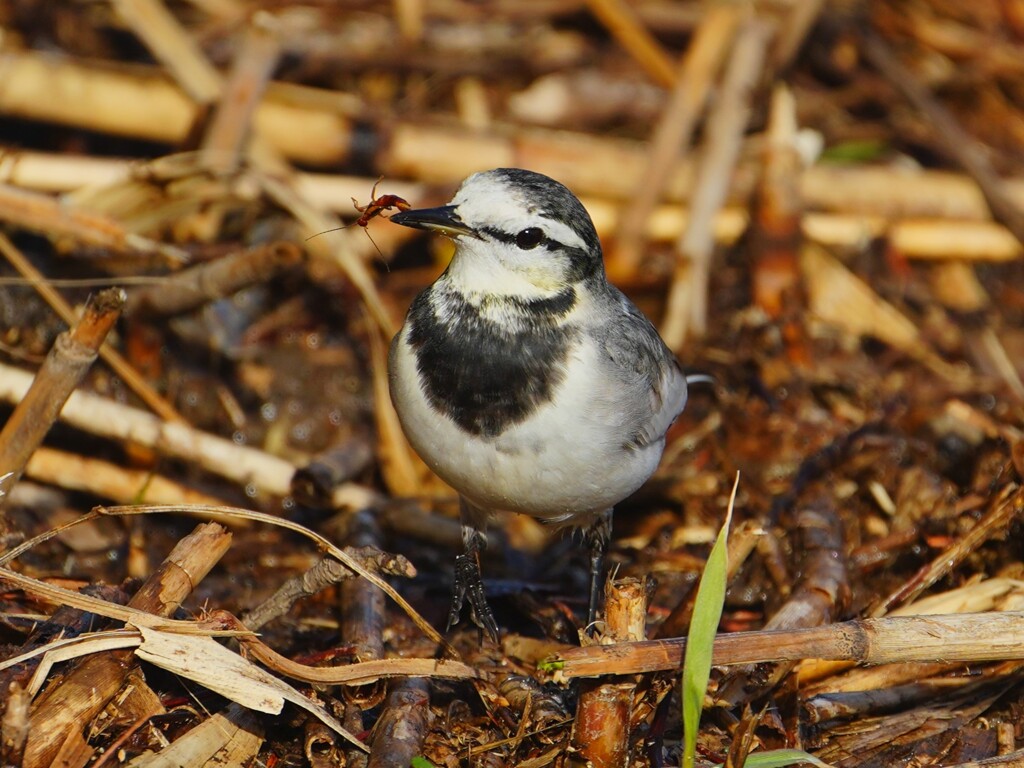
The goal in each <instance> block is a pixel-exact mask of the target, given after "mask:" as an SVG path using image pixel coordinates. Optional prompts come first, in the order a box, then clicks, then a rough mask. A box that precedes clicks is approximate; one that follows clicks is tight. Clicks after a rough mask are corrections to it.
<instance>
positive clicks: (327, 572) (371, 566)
mask: <svg viewBox="0 0 1024 768" xmlns="http://www.w3.org/2000/svg"><path fill="white" fill-rule="evenodd" d="M344 551H345V553H346V554H347V555H348V556H349V557H350V558H352V559H354V560H357V561H358V562H359V563H360V564H361V565H362V566H363V567H364V568H365V569H366V570H368V571H372V572H373V573H377V574H380V575H381V576H401V577H403V578H411V577H412V576H414V575H415V571H414V570H413V568H412V565H411V564H410V563H409V561H408V560H406V559H405V558H404V557H402V556H401V555H389V554H388V553H386V552H381V551H380V550H378V549H367V548H357V549H354V548H352V547H345V550H344ZM355 577H356V573H355V572H354V571H352V570H351V569H349V568H346V567H345V566H344V565H342V564H341V563H340V562H338V561H337V560H335V559H334V558H332V557H325V558H324V559H322V560H320V561H319V562H318V563H317V564H316V565H314V566H313V567H312V568H310V569H309V570H308V571H306V572H305V573H304V574H302V575H301V576H297V577H295V578H293V579H289V580H288V581H286V582H285V583H284V584H282V585H281V587H280V588H279V589H278V590H277V592H275V593H274V594H273V596H272V597H270V598H268V599H267V600H265V601H264V602H263V603H261V604H260V605H258V606H257V607H256V608H254V609H253V610H252V611H250V612H249V613H248V614H246V615H245V616H243V617H242V623H243V624H245V626H246V627H248V628H249V629H251V630H253V631H255V630H258V629H259V628H260V627H262V626H263V625H264V624H266V623H267V622H269V621H273V620H274V619H276V618H277V617H278V616H283V615H284V614H286V613H287V612H288V611H289V610H290V609H291V607H292V606H293V605H294V604H295V603H296V602H298V601H299V600H301V599H303V598H305V597H312V596H313V595H315V594H317V593H319V592H321V591H322V590H324V589H327V588H328V587H332V586H334V585H335V584H339V583H341V584H344V583H345V582H347V581H351V580H352V579H354V578H355ZM377 591H378V592H379V591H380V590H377ZM382 610H383V607H382ZM372 658H378V659H379V658H381V655H379V654H378V655H377V656H375V657H372Z"/></svg>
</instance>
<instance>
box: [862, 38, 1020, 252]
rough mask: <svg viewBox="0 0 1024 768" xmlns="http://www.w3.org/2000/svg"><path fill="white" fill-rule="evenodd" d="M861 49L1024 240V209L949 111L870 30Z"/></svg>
mask: <svg viewBox="0 0 1024 768" xmlns="http://www.w3.org/2000/svg"><path fill="white" fill-rule="evenodd" d="M862 49H863V52H864V54H865V56H866V57H867V60H868V61H869V62H870V63H871V65H872V66H874V67H875V69H877V70H878V71H879V72H880V73H881V74H882V75H883V76H884V77H886V78H887V79H888V80H889V81H890V82H891V83H892V84H893V85H894V86H896V88H897V89H899V91H900V92H901V93H902V94H903V95H904V96H905V97H906V98H907V100H908V101H909V102H910V103H911V104H912V105H913V106H914V108H915V109H916V110H917V111H918V112H920V113H921V114H922V116H923V117H924V118H925V122H926V124H927V125H928V126H930V127H931V128H932V135H933V137H934V138H935V140H936V142H937V143H938V145H939V147H940V148H941V149H942V151H943V152H944V153H945V154H946V155H947V156H949V157H950V158H952V159H953V160H954V161H955V162H956V163H958V164H959V165H960V167H961V168H963V169H964V170H965V171H967V173H968V174H970V175H971V177H972V178H974V180H975V181H976V182H977V184H978V187H980V189H981V192H982V194H983V195H984V196H985V200H986V202H987V203H988V206H989V208H990V209H991V210H992V213H993V215H994V216H995V218H996V220H998V221H999V222H1001V223H1002V224H1004V225H1005V226H1006V228H1007V229H1009V230H1010V231H1011V232H1012V233H1013V234H1014V236H1015V237H1016V238H1017V239H1018V240H1020V241H1021V243H1024V208H1022V207H1021V206H1019V205H1017V204H1015V203H1014V202H1013V201H1012V200H1010V199H1009V198H1008V196H1007V194H1006V190H1005V188H1004V186H1003V182H1002V180H1001V179H1000V178H999V175H998V174H997V173H996V171H995V169H994V168H993V167H992V164H991V163H990V162H989V159H988V156H987V155H986V154H985V150H984V148H983V146H982V145H981V143H980V142H979V141H977V140H976V139H975V138H974V137H973V136H971V135H970V134H969V133H968V132H967V131H965V130H964V129H963V127H962V126H961V125H960V123H959V122H958V121H957V119H956V118H955V117H954V116H953V114H952V113H951V112H950V111H949V110H948V109H946V108H945V107H944V106H942V104H940V103H939V102H938V101H936V99H935V97H934V96H932V94H931V93H930V92H929V91H928V89H927V88H925V86H924V85H922V84H921V82H920V81H919V80H918V79H917V78H915V77H914V75H913V74H912V73H911V72H910V71H909V70H908V69H907V68H906V67H904V66H903V64H902V63H900V61H899V59H897V58H896V56H895V55H894V54H893V53H892V51H891V50H890V49H889V46H888V45H887V44H886V43H885V41H883V40H882V39H881V38H880V37H879V36H878V35H877V34H875V33H874V32H870V31H869V32H865V34H864V40H863V47H862Z"/></svg>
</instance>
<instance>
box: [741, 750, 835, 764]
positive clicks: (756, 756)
mask: <svg viewBox="0 0 1024 768" xmlns="http://www.w3.org/2000/svg"><path fill="white" fill-rule="evenodd" d="M801 763H810V764H811V765H814V766H817V768H832V766H830V765H829V764H828V763H826V762H825V761H823V760H819V759H818V758H816V757H815V756H814V755H809V754H807V753H806V752H804V751H803V750H800V749H772V750H769V751H767V752H752V753H751V754H749V755H747V759H746V760H744V761H743V768H786V766H789V765H800V764H801Z"/></svg>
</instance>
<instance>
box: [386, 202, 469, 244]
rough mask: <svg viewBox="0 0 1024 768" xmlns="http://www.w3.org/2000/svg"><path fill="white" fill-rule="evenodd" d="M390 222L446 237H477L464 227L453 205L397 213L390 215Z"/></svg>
mask: <svg viewBox="0 0 1024 768" xmlns="http://www.w3.org/2000/svg"><path fill="white" fill-rule="evenodd" d="M391 221H393V222H394V223H395V224H401V225H402V226H403V227H412V228H413V229H429V230H433V231H434V232H440V233H441V234H442V235H448V237H458V236H459V235H468V236H469V237H479V235H477V233H476V232H474V231H473V230H472V229H470V228H469V227H468V226H466V224H465V223H464V222H463V221H462V219H460V218H459V215H458V214H457V213H456V212H455V206H454V205H442V206H441V207H440V208H418V209H415V210H411V211H400V212H399V213H395V214H392V216H391Z"/></svg>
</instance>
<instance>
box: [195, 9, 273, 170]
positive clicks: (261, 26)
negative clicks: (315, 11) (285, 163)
mask: <svg viewBox="0 0 1024 768" xmlns="http://www.w3.org/2000/svg"><path fill="white" fill-rule="evenodd" d="M272 18H273V17H271V16H270V15H269V14H267V13H260V14H257V15H256V16H255V17H254V18H253V21H252V23H250V24H247V25H246V27H245V32H244V34H243V36H242V41H241V45H240V46H239V48H238V52H237V53H236V55H235V60H234V62H233V64H232V67H231V72H230V74H229V75H228V77H227V80H226V81H225V82H224V85H223V88H222V89H220V91H219V92H220V101H219V103H218V104H217V108H216V109H215V110H214V113H213V118H212V119H211V120H210V124H209V126H208V127H207V129H206V134H205V136H204V137H203V142H202V152H203V154H204V165H206V166H208V167H209V168H211V169H212V170H213V171H214V172H216V173H232V172H234V171H235V170H237V169H238V168H239V167H240V165H241V161H242V155H243V150H244V147H245V142H246V139H248V137H249V135H250V132H251V131H252V122H253V116H254V115H255V113H256V109H257V107H258V106H259V103H260V101H261V99H262V98H263V94H264V93H265V91H266V88H267V84H268V83H269V81H270V77H271V75H272V74H273V72H274V68H275V67H276V66H277V62H278V59H279V58H280V54H281V45H280V41H279V40H278V38H277V36H276V34H275V33H274V30H273V29H272V27H271V21H272ZM268 152H270V153H273V154H274V155H275V156H276V154H277V153H276V152H275V151H274V150H273V149H272V148H269V147H268ZM276 159H277V158H276V157H275V160H276ZM279 162H280V161H279Z"/></svg>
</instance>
